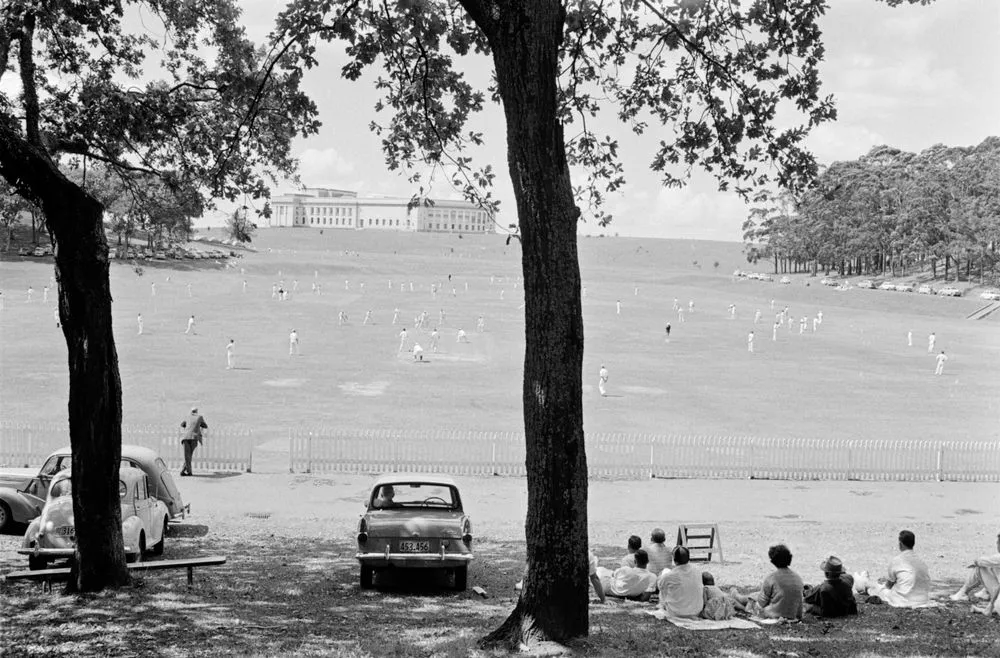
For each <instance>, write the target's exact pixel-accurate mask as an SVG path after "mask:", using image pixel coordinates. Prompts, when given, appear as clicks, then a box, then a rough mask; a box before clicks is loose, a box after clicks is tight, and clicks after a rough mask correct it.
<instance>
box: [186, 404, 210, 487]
mask: <svg viewBox="0 0 1000 658" xmlns="http://www.w3.org/2000/svg"><path fill="white" fill-rule="evenodd" d="M181 427H183V428H185V429H186V430H187V431H186V432H184V438H182V439H181V444H182V445H183V446H184V468H182V469H181V475H191V474H192V473H191V457H192V456H193V455H194V449H195V448H197V447H198V446H199V445H200V444H201V438H202V437H201V430H202V429H208V423H206V422H205V419H204V418H203V417H202V415H201V414H200V413H198V407H191V415H190V416H188V417H187V418H185V419H184V420H182V421H181Z"/></svg>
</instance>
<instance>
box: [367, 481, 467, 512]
mask: <svg viewBox="0 0 1000 658" xmlns="http://www.w3.org/2000/svg"><path fill="white" fill-rule="evenodd" d="M457 500H458V495H457V494H456V493H455V491H454V489H453V488H452V487H450V486H448V485H444V484H423V483H420V482H410V483H405V482H404V483H395V484H384V485H382V486H380V487H378V488H376V490H375V491H374V492H373V494H372V507H374V508H376V509H391V508H400V507H406V508H411V507H427V508H447V509H454V508H456V507H457V506H458V505H457V502H456V501H457Z"/></svg>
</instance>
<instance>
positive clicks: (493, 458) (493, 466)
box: [490, 432, 497, 475]
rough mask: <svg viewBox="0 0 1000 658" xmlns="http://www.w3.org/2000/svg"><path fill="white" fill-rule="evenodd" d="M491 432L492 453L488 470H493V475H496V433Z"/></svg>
mask: <svg viewBox="0 0 1000 658" xmlns="http://www.w3.org/2000/svg"><path fill="white" fill-rule="evenodd" d="M491 434H492V436H493V440H492V442H491V444H492V448H493V450H492V452H493V455H492V456H491V457H490V470H492V471H493V475H497V434H496V432H491Z"/></svg>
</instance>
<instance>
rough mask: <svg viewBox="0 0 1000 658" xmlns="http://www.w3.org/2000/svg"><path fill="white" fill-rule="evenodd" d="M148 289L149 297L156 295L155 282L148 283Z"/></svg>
mask: <svg viewBox="0 0 1000 658" xmlns="http://www.w3.org/2000/svg"><path fill="white" fill-rule="evenodd" d="M149 291H150V297H156V284H155V283H150V284H149Z"/></svg>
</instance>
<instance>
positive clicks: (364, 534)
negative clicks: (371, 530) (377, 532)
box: [358, 519, 368, 544]
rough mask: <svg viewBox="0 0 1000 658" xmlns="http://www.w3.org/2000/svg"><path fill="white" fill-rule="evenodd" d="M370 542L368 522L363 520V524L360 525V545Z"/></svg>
mask: <svg viewBox="0 0 1000 658" xmlns="http://www.w3.org/2000/svg"><path fill="white" fill-rule="evenodd" d="M366 541H368V521H367V520H365V519H361V523H360V524H358V543H359V544H363V543H365V542H366Z"/></svg>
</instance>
